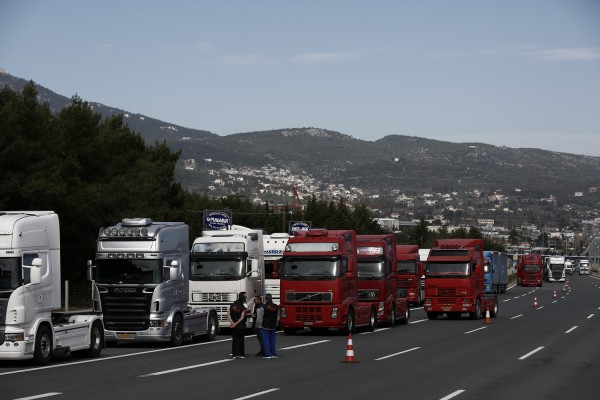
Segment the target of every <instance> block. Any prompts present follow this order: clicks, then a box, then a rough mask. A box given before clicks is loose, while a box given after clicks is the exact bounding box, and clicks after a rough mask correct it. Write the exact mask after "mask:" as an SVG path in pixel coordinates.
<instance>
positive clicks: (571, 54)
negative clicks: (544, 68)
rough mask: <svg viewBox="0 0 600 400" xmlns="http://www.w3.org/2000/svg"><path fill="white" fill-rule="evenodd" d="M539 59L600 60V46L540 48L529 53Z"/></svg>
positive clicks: (550, 60) (546, 60)
mask: <svg viewBox="0 0 600 400" xmlns="http://www.w3.org/2000/svg"><path fill="white" fill-rule="evenodd" d="M529 55H530V56H532V57H534V58H535V59H536V60H538V61H545V62H553V61H595V60H600V47H575V48H559V49H549V50H539V51H533V52H531V53H529Z"/></svg>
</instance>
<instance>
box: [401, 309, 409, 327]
mask: <svg viewBox="0 0 600 400" xmlns="http://www.w3.org/2000/svg"><path fill="white" fill-rule="evenodd" d="M409 318H410V307H409V306H408V304H407V305H406V310H405V311H404V316H403V317H402V318H400V325H406V324H408V319H409Z"/></svg>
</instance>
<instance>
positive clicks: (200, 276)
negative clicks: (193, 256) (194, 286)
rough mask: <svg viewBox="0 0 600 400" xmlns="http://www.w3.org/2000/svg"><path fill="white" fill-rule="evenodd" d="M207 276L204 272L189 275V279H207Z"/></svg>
mask: <svg viewBox="0 0 600 400" xmlns="http://www.w3.org/2000/svg"><path fill="white" fill-rule="evenodd" d="M208 279H209V278H208V276H207V275H206V274H193V275H190V280H192V281H206V280H208Z"/></svg>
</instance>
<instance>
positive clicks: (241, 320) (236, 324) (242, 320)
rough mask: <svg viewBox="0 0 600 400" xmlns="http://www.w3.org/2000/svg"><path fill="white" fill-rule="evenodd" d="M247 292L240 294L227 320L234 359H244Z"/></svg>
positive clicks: (232, 305)
mask: <svg viewBox="0 0 600 400" xmlns="http://www.w3.org/2000/svg"><path fill="white" fill-rule="evenodd" d="M245 303H246V292H240V294H239V296H238V298H237V300H236V301H234V302H233V304H231V306H229V311H228V313H227V318H228V319H229V329H231V356H232V357H233V358H244V357H246V352H245V349H244V337H245V335H246V312H247V310H246V306H245Z"/></svg>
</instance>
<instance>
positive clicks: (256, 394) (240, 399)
mask: <svg viewBox="0 0 600 400" xmlns="http://www.w3.org/2000/svg"><path fill="white" fill-rule="evenodd" d="M277 390H279V388H273V389H269V390H263V391H262V392H258V393H254V394H249V395H248V396H244V397H238V398H237V399H233V400H245V399H251V398H252V397H257V396H261V395H263V394H267V393H271V392H275V391H277Z"/></svg>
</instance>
